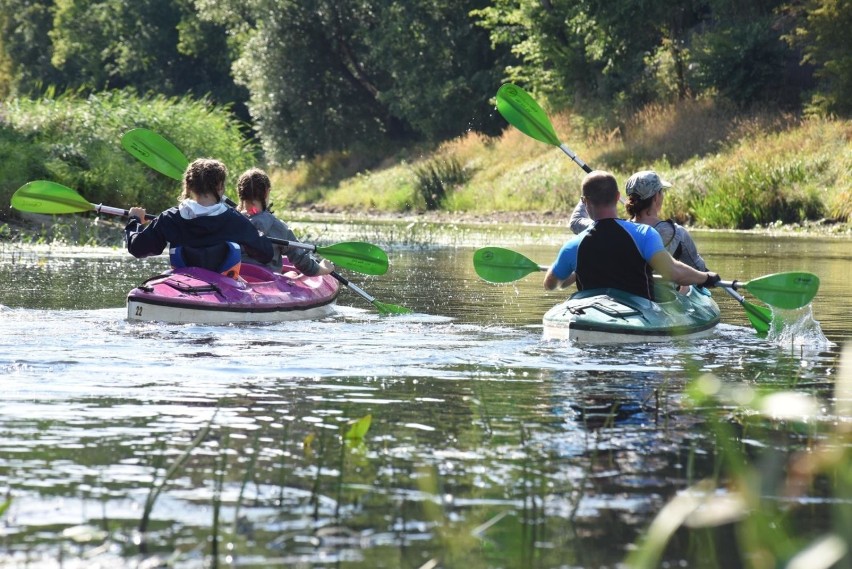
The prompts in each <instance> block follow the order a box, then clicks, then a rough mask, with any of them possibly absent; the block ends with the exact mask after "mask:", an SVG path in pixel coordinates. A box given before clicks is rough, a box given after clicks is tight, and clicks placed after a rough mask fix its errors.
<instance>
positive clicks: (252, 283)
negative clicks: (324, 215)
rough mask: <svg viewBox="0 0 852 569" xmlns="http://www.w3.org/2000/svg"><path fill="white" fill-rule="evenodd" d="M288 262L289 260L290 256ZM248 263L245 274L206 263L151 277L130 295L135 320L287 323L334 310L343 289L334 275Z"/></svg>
mask: <svg viewBox="0 0 852 569" xmlns="http://www.w3.org/2000/svg"><path fill="white" fill-rule="evenodd" d="M285 261H286V259H285ZM284 271H285V272H284V273H283V274H281V273H273V272H272V271H270V270H268V269H266V268H265V267H260V266H257V265H250V264H248V263H243V265H242V267H241V268H240V276H239V279H233V278H231V277H228V276H225V275H222V274H219V273H216V272H213V271H208V270H207V269H202V268H200V267H185V268H180V269H172V270H170V271H167V272H166V273H164V274H162V275H158V276H155V277H151V278H150V279H148V280H147V281H145V282H144V283H142V284H141V285H139V286H138V287H136V288H134V289H133V290H131V291H130V293H129V294H128V295H127V318H128V319H129V320H141V321H158V322H173V323H197V324H234V323H240V322H283V321H288V320H305V319H316V318H323V317H325V316H328V315H330V314H333V313H334V303H335V300H336V299H337V294H338V292H339V291H340V289H339V284H338V282H337V280H335V278H334V277H332V276H331V275H325V276H320V277H308V276H305V275H303V274H301V273H299V272H298V271H296V269H295V268H293V267H292V266H291V265H287V264H286V263H285V265H284Z"/></svg>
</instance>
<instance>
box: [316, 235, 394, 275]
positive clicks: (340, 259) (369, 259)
mask: <svg viewBox="0 0 852 569" xmlns="http://www.w3.org/2000/svg"><path fill="white" fill-rule="evenodd" d="M317 253H319V254H320V255H322V256H323V257H325V258H327V259H328V260H329V261H331V262H332V263H334V264H335V265H337V266H338V267H341V268H344V269H349V270H350V271H355V272H357V273H361V274H365V275H383V274H385V273H386V272H388V255H387V253H385V252H384V251H383V250H382V249H380V248H379V247H376V246H375V245H373V244H371V243H362V242H359V241H347V242H344V243H336V244H334V245H330V246H328V247H317Z"/></svg>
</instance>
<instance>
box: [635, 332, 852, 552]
mask: <svg viewBox="0 0 852 569" xmlns="http://www.w3.org/2000/svg"><path fill="white" fill-rule="evenodd" d="M850 395H852V347H847V348H846V349H845V350H844V353H843V355H842V358H841V363H840V372H839V373H838V375H837V379H836V383H835V389H834V397H833V400H834V401H835V409H834V418H830V419H829V420H827V421H826V420H825V419H824V418H822V417H821V416H820V415H821V412H820V407H821V405H822V404H821V403H820V402H819V401H818V400H817V399H816V397H814V396H812V395H810V394H806V393H803V392H802V391H801V390H797V391H792V390H765V391H762V390H760V389H759V388H755V387H751V386H743V385H733V386H729V385H724V384H723V383H722V382H721V381H719V380H718V379H717V378H715V377H713V376H711V375H704V376H702V377H699V378H698V379H696V380H694V381H693V382H692V384H691V385H690V387H689V397H690V400H691V401H692V404H693V406H694V409H695V410H696V411H699V412H702V409H705V410H706V409H718V408H720V407H721V408H727V409H734V411H733V413H732V416H730V417H728V418H720V417H717V416H716V415H715V413H707V412H704V414H705V415H706V420H707V425H708V428H709V430H710V432H711V433H712V434H713V435H714V437H715V440H716V453H717V467H718V469H717V471H716V473H715V475H713V476H710V477H708V478H705V479H703V480H700V481H698V482H696V483H694V484H692V485H691V486H690V487H689V488H687V489H686V490H684V491H682V492H680V493H679V494H678V495H676V496H675V497H674V498H672V499H671V500H670V501H669V502H668V503H667V504H666V505H665V506H664V507H663V508H662V509H661V511H660V512H659V513H658V514H657V516H656V518H655V519H654V520H653V521H652V523H651V524H650V526H649V528H648V529H647V531H646V532H645V534H644V536H643V537H642V539H641V540H640V541H639V543H638V544H637V547H636V549H635V550H633V551H632V552H631V553H630V554H629V555H628V556H627V558H626V565H627V566H628V567H630V568H632V569H644V568H652V567H659V566H660V563H661V560H662V559H663V557H664V555H665V551H666V548H667V546H668V544H669V542H670V541H672V540H673V539H675V537H676V536H679V537H684V536H686V539H687V540H688V543H689V545H690V547H689V552H690V553H689V558H688V560H689V561H690V562H694V563H696V564H697V565H698V566H706V567H717V566H718V567H727V566H743V567H755V568H758V569H761V568H764V567H765V568H767V569H768V568H774V567H799V566H807V567H809V568H811V569H818V568H825V569H828V568H830V567H838V568H849V567H852V540H850V537H849V528H850V527H852V525H850V524H852V508H850V507H849V503H850V501H852V428H850V426H849V424H848V418H849V417H850V416H852V398H850ZM747 439H757V440H761V441H766V442H767V444H766V445H762V447H761V449H760V450H759V451H756V450H754V449H753V448H751V447H750V446H749V445H747V444H746V443H745V441H746V440H747ZM791 447H801V448H799V450H791ZM820 493H826V494H827V496H824V497H823V501H824V505H825V507H826V508H827V509H830V518H829V519H827V520H826V523H825V527H820V528H811V527H801V526H800V525H799V524H797V523H796V519H797V510H800V509H805V508H807V507H808V506H807V502H808V500H807V498H812V497H819V495H820ZM829 504H831V505H830V506H829ZM812 518H813V515H811V516H809V517H808V519H812Z"/></svg>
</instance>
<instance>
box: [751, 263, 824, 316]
mask: <svg viewBox="0 0 852 569" xmlns="http://www.w3.org/2000/svg"><path fill="white" fill-rule="evenodd" d="M743 286H744V288H745V289H746V290H747V291H749V292H750V293H751V294H753V295H754V296H755V297H756V298H759V299H760V300H762V301H763V302H765V303H766V304H768V305H769V306H775V307H777V308H783V309H785V310H793V309H796V308H801V307H803V306H807V305H808V304H809V303H810V302H811V301H812V300H813V299H814V297H815V296H816V293H817V291H818V290H819V277H817V276H816V275H815V274H813V273H802V272H792V273H776V274H774V275H767V276H765V277H760V278H758V279H754V280H751V281H749V282H747V283H745V285H743Z"/></svg>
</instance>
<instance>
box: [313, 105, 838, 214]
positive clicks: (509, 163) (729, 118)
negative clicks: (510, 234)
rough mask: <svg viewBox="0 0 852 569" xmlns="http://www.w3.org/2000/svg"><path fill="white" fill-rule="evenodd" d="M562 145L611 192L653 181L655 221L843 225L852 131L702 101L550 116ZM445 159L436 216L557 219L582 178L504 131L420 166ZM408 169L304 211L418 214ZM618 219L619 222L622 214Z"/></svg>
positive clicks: (329, 195)
mask: <svg viewBox="0 0 852 569" xmlns="http://www.w3.org/2000/svg"><path fill="white" fill-rule="evenodd" d="M550 118H551V121H552V122H553V124H554V127H555V129H556V132H557V133H558V134H559V136H560V138H561V139H562V140H563V141H565V142H566V143H567V144H568V145H569V146H570V147H571V148H572V149H573V150H574V151H575V152H576V153H577V155H578V156H580V157H581V158H582V159H583V160H584V161H585V162H586V163H588V164H589V165H590V166H591V167H592V168H598V169H606V170H610V171H612V172H613V173H614V174H615V175H616V178H617V179H619V180H620V181H622V183H623V181H624V180H626V179H627V178H628V177H629V176H630V175H631V174H632V173H633V172H635V171H636V170H639V169H655V170H657V171H658V172H660V173H661V174H662V175H663V176H664V177H666V178H668V179H670V180H671V181H672V182H674V185H675V186H674V188H672V190H671V191H669V192H667V194H666V201H665V205H664V209H663V214H664V215H666V216H668V217H673V218H675V219H676V220H678V221H681V222H684V223H688V224H691V225H694V226H703V227H712V228H731V229H734V228H741V229H742V228H750V227H756V226H768V225H771V224H776V223H799V222H805V221H808V220H817V219H820V218H829V219H830V220H833V221H839V222H848V221H850V220H852V215H850V214H852V199H851V198H852V176H850V175H849V172H850V171H852V146H850V138H852V121H844V120H838V119H827V118H816V117H814V118H805V119H802V118H800V117H795V116H792V115H789V114H784V113H777V112H771V111H769V110H756V111H752V112H749V113H743V112H741V111H736V110H734V109H732V108H730V107H726V106H721V105H718V104H716V103H714V102H712V101H708V100H686V101H680V102H678V103H672V104H667V105H651V106H648V107H646V108H644V109H641V110H639V111H638V112H637V113H635V114H634V115H633V116H631V117H629V118H628V119H626V120H613V121H612V123H611V124H608V125H603V124H602V123H596V124H595V126H594V127H591V126H584V121H583V119H582V118H580V117H578V116H576V115H571V114H568V113H562V114H558V113H557V114H553V115H551V117H550ZM447 157H452V158H453V159H455V160H457V161H458V163H459V164H461V165H462V167H463V168H464V169H465V170H466V171H468V172H470V177H469V179H467V180H466V181H465V182H463V183H462V184H460V185H459V186H457V187H456V188H455V189H454V190H453V192H452V194H451V195H450V196H448V197H447V199H445V200H443V202H441V203H440V205H439V207H440V208H442V209H445V210H448V211H467V212H473V213H487V212H490V211H537V212H555V213H563V214H564V215H565V216H567V215H568V214H569V212H570V210H571V209H572V208H573V207H574V205H575V204H576V201H577V199H578V197H579V188H580V182H581V180H582V178H583V176H584V172H583V171H582V170H581V169H580V168H578V167H577V166H576V165H575V164H574V163H573V162H572V161H571V160H570V159H568V158H567V157H566V156H564V155H563V154H562V153H561V152H560V151H558V150H556V149H554V148H553V147H552V146H550V145H547V144H543V143H541V142H538V141H535V140H532V139H531V138H529V137H527V136H525V135H524V134H522V133H520V132H519V131H517V130H516V129H514V128H512V127H508V128H507V130H506V131H505V132H504V133H503V134H502V135H501V136H500V137H496V138H486V137H481V136H477V135H474V134H468V135H466V136H464V137H461V138H459V139H456V140H452V141H449V142H446V143H444V144H443V145H441V146H440V147H439V148H437V149H435V150H434V151H433V152H432V153H426V154H423V155H421V156H420V157H419V160H418V161H419V162H421V163H424V164H428V163H430V161H432V160H437V159H441V158H447ZM417 188H418V177H417V175H416V172H414V171H412V168H411V166H410V165H409V163H408V161H407V160H403V161H400V162H397V163H394V164H390V165H385V166H384V167H382V168H378V169H375V170H372V171H371V170H365V171H362V172H360V173H358V174H357V175H355V176H352V177H350V178H346V179H343V180H342V181H340V182H339V183H337V184H330V185H326V186H323V187H322V188H318V189H317V191H316V192H315V193H314V194H313V196H312V203H315V204H317V205H318V206H320V207H326V208H330V209H335V210H341V209H380V210H388V211H411V210H414V211H423V210H426V209H428V208H429V205H428V204H427V203H426V201H425V200H424V199H423V198H422V196H420V195H418V194H419V192H418V190H417ZM625 215H626V213H625Z"/></svg>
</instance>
